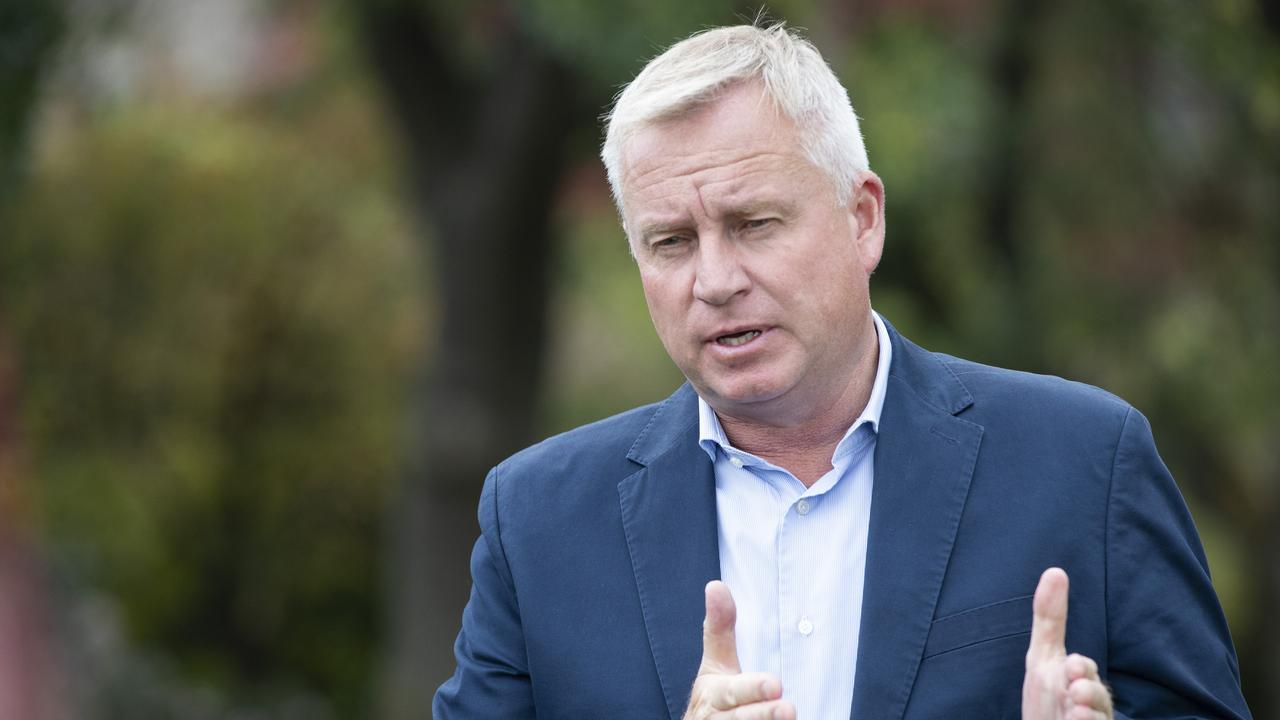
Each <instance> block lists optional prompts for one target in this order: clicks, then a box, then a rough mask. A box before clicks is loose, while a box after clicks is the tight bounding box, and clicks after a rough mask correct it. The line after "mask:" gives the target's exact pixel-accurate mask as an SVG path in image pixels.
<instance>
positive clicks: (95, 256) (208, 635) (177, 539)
mask: <svg viewBox="0 0 1280 720" xmlns="http://www.w3.org/2000/svg"><path fill="white" fill-rule="evenodd" d="M366 109H367V108H366V106H365V105H364V104H361V103H359V102H351V101H349V100H348V101H346V102H342V101H340V99H339V101H338V102H334V103H333V104H331V105H330V106H329V108H328V111H327V112H323V113H314V114H310V115H308V121H307V123H306V124H304V123H302V122H295V121H293V120H290V121H289V122H287V123H283V124H272V123H271V122H269V121H265V120H264V119H263V118H261V117H259V118H257V119H251V118H249V117H245V118H241V119H240V120H237V121H234V122H231V121H228V120H226V119H223V118H219V117H218V116H216V115H213V116H210V115H207V114H204V113H200V112H196V111H188V112H184V111H182V110H180V109H178V108H177V107H170V108H167V109H159V108H155V107H152V108H150V109H143V108H141V107H133V108H130V110H129V113H128V114H127V115H111V114H108V116H106V117H102V118H99V119H98V120H96V121H93V122H91V123H90V124H89V126H88V127H86V128H84V129H83V131H82V133H81V134H80V136H79V137H77V138H67V139H64V140H65V141H64V142H63V143H60V144H59V146H58V148H57V150H56V151H54V152H52V153H51V154H50V156H49V157H47V158H46V159H44V161H43V164H42V165H43V166H42V168H41V172H40V174H39V176H38V178H36V179H35V180H34V181H33V182H32V183H31V184H30V186H29V187H28V188H27V189H26V190H25V191H24V193H23V196H22V201H21V203H20V204H19V206H18V207H17V209H16V211H15V214H14V218H13V222H12V223H11V224H10V226H9V227H8V228H6V231H5V234H6V242H5V243H4V244H3V246H2V247H0V288H3V298H4V308H5V316H6V318H8V319H9V320H10V321H11V322H12V323H13V325H12V327H13V332H14V336H15V337H16V338H17V347H18V348H19V349H20V351H21V358H20V361H21V369H22V373H23V380H22V382H23V385H22V387H23V390H24V426H25V428H26V429H27V430H28V432H29V436H30V437H31V441H32V456H33V459H34V461H35V462H37V463H38V469H39V472H40V475H41V478H42V481H43V487H44V489H45V492H44V496H45V504H46V506H47V508H48V514H49V523H48V525H49V529H48V530H49V535H50V537H51V540H52V543H51V544H52V547H53V548H54V550H55V551H56V552H57V555H58V557H59V558H60V559H61V563H62V565H63V567H64V569H65V570H66V572H67V575H68V576H69V577H72V578H75V579H77V580H78V582H79V584H81V585H83V586H88V587H93V588H101V589H103V590H105V591H107V592H108V593H109V597H111V598H116V599H118V600H119V601H120V606H121V609H122V610H123V612H124V615H125V619H126V621H127V627H128V628H129V631H130V635H131V636H132V637H133V638H135V639H136V640H138V641H140V642H141V644H142V645H143V646H144V647H147V648H164V649H165V651H166V652H167V653H168V654H169V656H170V657H171V658H173V659H175V660H176V661H177V662H178V663H179V664H180V666H181V667H182V668H183V669H184V671H185V673H186V674H187V675H188V676H189V677H194V678H199V679H200V681H201V682H205V683H210V684H212V685H213V686H214V687H219V688H222V689H223V691H224V692H226V693H227V700H226V702H227V703H228V704H229V705H231V706H233V707H234V706H237V705H243V706H248V707H253V706H258V707H273V706H275V704H276V703H277V702H284V700H280V698H285V699H286V700H287V699H288V698H290V697H292V696H298V695H303V696H305V695H307V694H309V693H316V692H320V691H323V693H324V694H325V696H327V697H325V699H324V702H323V703H322V706H321V707H322V709H323V708H327V709H324V710H323V713H325V714H327V713H329V712H339V713H341V714H342V715H344V716H358V715H360V714H362V711H361V708H362V707H364V703H365V699H366V697H367V695H368V693H369V691H370V689H369V668H370V667H371V666H372V662H371V654H372V653H373V652H374V647H375V646H374V638H375V637H376V634H377V633H376V617H377V616H376V612H375V610H376V608H377V606H378V595H377V593H376V592H372V591H371V588H376V587H377V564H376V562H375V558H376V557H377V551H376V548H377V546H378V542H379V528H380V525H379V522H378V520H379V517H380V510H381V508H382V505H383V503H384V502H385V494H384V493H385V490H386V488H387V483H386V482H385V479H386V478H387V477H389V476H390V475H391V469H392V467H393V466H394V464H395V459H396V455H397V451H396V445H395V441H396V439H397V435H396V433H395V432H394V423H395V417H396V416H397V414H398V413H397V408H398V407H399V405H398V402H397V399H396V398H397V393H398V391H399V387H400V383H401V378H403V377H404V376H405V368H406V365H407V361H408V358H409V357H410V356H411V352H410V351H411V350H412V349H414V348H417V347H419V346H420V345H419V342H418V341H417V340H416V336H417V335H419V334H420V333H421V328H420V326H419V324H418V323H416V322H413V321H412V317H414V316H413V315H412V314H411V308H412V309H415V310H416V308H415V306H414V301H415V293H414V292H413V289H412V285H411V283H410V279H411V276H410V275H408V274H407V271H406V270H405V269H406V268H410V267H411V266H412V263H411V262H410V261H409V259H408V258H407V257H406V250H407V246H405V245H404V244H403V243H402V239H403V238H404V232H403V231H402V228H401V227H400V226H399V225H398V221H397V216H396V215H395V213H394V212H393V211H392V207H391V206H390V205H389V204H388V203H387V199H388V195H389V193H387V191H386V190H385V185H384V184H383V183H382V182H380V179H379V175H378V169H377V168H378V167H382V166H385V162H384V161H383V160H381V159H380V158H379V157H378V156H377V154H376V153H373V154H370V153H368V152H363V155H362V152H360V151H356V150H355V149H349V150H348V152H346V153H344V154H334V153H329V154H324V155H320V154H317V153H315V152H314V148H315V147H317V146H320V147H338V146H341V142H340V140H341V138H343V137H346V136H348V135H349V134H351V133H356V134H368V133H371V132H373V131H371V130H366V129H365V128H364V127H362V125H363V124H364V123H368V122H370V121H371V119H372V117H371V116H370V115H369V114H368V113H367V112H366ZM359 147H360V148H364V147H365V146H359ZM337 197H341V198H342V199H343V202H342V203H335V202H334V198H337ZM108 680H110V679H109V678H108ZM144 691H145V688H132V689H129V690H128V691H127V692H126V691H121V689H120V688H117V687H111V686H107V687H103V688H101V689H100V692H101V693H103V694H100V695H93V694H92V693H90V696H89V697H88V698H87V699H85V706H86V707H87V708H92V709H93V712H94V715H92V716H93V717H121V716H128V715H127V708H128V707H130V706H131V701H130V700H129V699H128V698H130V697H131V696H132V697H135V699H136V697H138V696H139V695H138V693H142V692H144ZM131 693H132V695H131ZM117 694H119V695H120V697H121V698H122V700H121V701H120V704H118V705H117V704H116V703H114V702H108V701H107V699H106V698H107V697H114V696H115V695H117ZM121 712H124V713H125V714H124V715H121V714H119V713H121ZM313 716H314V715H313Z"/></svg>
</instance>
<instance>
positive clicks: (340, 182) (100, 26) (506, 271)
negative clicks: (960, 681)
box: [0, 0, 1280, 720]
mask: <svg viewBox="0 0 1280 720" xmlns="http://www.w3.org/2000/svg"><path fill="white" fill-rule="evenodd" d="M759 10H760V7H759V6H758V5H756V4H748V3H741V2H729V1H727V0H723V1H721V0H706V1H704V2H697V3H692V2H688V1H687V0H645V1H643V2H638V1H632V0H628V1H625V2H614V3H604V2H584V1H582V0H524V1H522V2H515V1H510V2H503V1H501V0H473V1H467V0H435V1H430V0H363V1H360V0H3V2H2V3H0V718H3V719H4V720H10V719H23V720H25V719H26V718H33V719H36V720H45V719H52V718H89V719H93V718H144V719H145V718H322V719H323V718H335V719H336V718H365V717H377V718H394V719H396V720H399V719H401V718H422V717H427V716H428V715H429V709H428V708H429V698H430V695H431V693H432V691H433V690H434V688H435V686H436V685H438V684H439V683H440V682H441V681H442V680H443V679H444V678H445V677H446V676H447V674H448V673H449V672H450V670H451V667H452V661H451V644H452V641H453V637H454V634H455V633H456V630H457V626H458V622H459V612H460V609H461V606H462V604H463V602H464V601H465V598H466V595H467V591H468V576H467V569H466V564H467V559H468V555H469V549H470V546H471V543H472V542H473V540H474V537H475V535H476V533H477V526H476V523H475V520H474V517H475V510H474V508H475V502H476V498H477V495H478V492H479V489H480V485H481V482H482V480H483V478H484V476H485V473H486V471H487V469H488V468H489V467H490V466H492V465H493V464H495V463H496V462H498V461H499V460H501V459H502V458H503V457H504V456H505V455H507V454H508V453H510V452H512V451H514V450H516V449H518V448H519V447H521V446H523V445H525V444H528V443H530V442H532V441H534V440H536V439H538V438H540V437H544V436H546V435H548V434H550V433H554V432H558V431H561V430H564V429H567V428H569V427H572V426H574V425H577V424H580V423H582V422H585V421H588V420H592V419H595V418H599V417H601V416H604V415H606V414H610V413H613V412H616V411H620V410H622V409H625V408H628V407H631V406H633V405H636V404H640V403H645V402H650V401H653V400H657V399H660V398H662V397H665V395H667V394H668V393H669V392H670V391H671V390H672V389H674V388H675V387H676V386H677V385H678V384H679V382H680V379H681V378H680V377H679V375H678V373H677V372H676V370H675V369H674V368H673V367H672V365H671V363H670V362H669V360H667V358H666V356H665V355H664V353H663V351H662V349H661V346H660V345H659V344H658V342H657V338H656V336H655V335H654V333H653V331H652V329H651V328H650V326H649V322H648V317H647V314H646V311H645V309H644V304H643V300H642V297H641V293H640V288H639V283H638V282H637V279H636V277H635V273H634V269H633V267H632V265H631V261H630V259H629V257H628V254H627V249H626V245H625V241H624V238H623V236H622V234H621V232H620V230H619V229H618V227H617V224H616V221H615V218H614V214H613V209H612V207H611V205H610V202H609V195H608V189H607V187H606V183H605V179H604V173H603V171H602V169H601V168H600V166H599V164H598V162H597V160H596V159H595V152H596V149H597V146H598V143H599V141H600V139H601V128H600V124H599V120H598V116H599V115H600V113H602V112H603V111H604V109H605V108H606V106H607V104H608V102H609V100H610V98H611V96H612V95H613V93H615V92H616V91H617V89H618V87H619V85H620V83H623V82H625V81H626V80H627V79H629V78H630V77H631V76H633V75H634V73H635V72H637V71H638V70H639V69H640V67H642V65H643V63H644V62H645V60H647V59H648V58H649V57H651V56H653V55H654V54H656V52H658V51H659V50H660V49H661V48H663V47H665V46H666V45H668V44H669V43H671V42H673V41H674V40H676V39H679V38H680V37H683V36H684V35H687V34H688V33H690V32H692V31H694V30H697V29H700V28H703V27H706V26H709V25H719V24H730V23H735V22H741V21H743V20H750V19H751V18H753V17H755V16H756V15H757V13H758V12H759ZM767 12H768V13H769V15H770V16H771V17H774V18H778V19H785V20H787V21H789V22H790V23H791V24H792V25H796V26H800V27H802V28H805V29H807V32H808V34H809V35H810V36H811V37H812V38H813V40H814V41H815V42H816V44H817V45H818V46H819V47H820V49H821V50H822V51H823V52H824V54H825V55H826V57H827V59H828V60H829V61H830V62H831V64H832V65H833V67H834V68H835V69H836V71H837V73H838V74H839V75H840V77H841V78H842V80H843V81H844V83H845V84H846V86H847V87H848V88H849V91H850V95H851V96H852V99H853V102H854V106H855V108H856V109H857V110H858V112H859V114H860V116H861V117H862V118H863V122H864V131H865V133H866V137H867V143H868V148H869V150H870V155H871V162H872V166H873V167H874V169H875V170H877V172H879V174H880V175H881V176H882V177H883V179H884V181H885V185H886V187H887V196H888V215H889V218H888V242H887V247H886V253H885V259H884V262H883V263H882V265H881V268H880V270H879V272H878V273H877V275H876V277H875V279H874V281H873V296H874V299H875V304H876V307H877V308H878V309H879V310H880V311H881V312H882V313H884V314H885V315H886V316H887V317H888V318H890V319H891V320H892V321H893V322H894V323H895V324H896V325H897V327H898V328H899V329H901V330H902V331H903V332H904V333H905V334H907V335H908V336H910V337H912V338H913V339H915V340H916V341H918V342H920V343H921V344H923V345H925V346H927V347H930V348H932V349H935V350H942V351H946V352H951V353H955V354H959V355H963V356H966V357H970V358H973V359H976V360H980V361H983V362H987V363H992V364H996V365H1002V366H1009V367H1016V368H1021V369H1028V370H1034V371H1038V372H1046V373H1053V374H1058V375H1064V376H1067V377H1071V378H1074V379H1079V380H1083V381H1086V382H1090V383H1093V384H1097V385H1101V386H1103V387H1106V388H1107V389H1109V390H1112V391H1113V392H1116V393H1118V394H1120V395H1122V396H1124V397H1125V398H1126V399H1128V400H1129V401H1130V402H1132V403H1134V404H1135V405H1136V406H1138V407H1139V408H1140V409H1142V410H1143V411H1144V412H1145V413H1146V414H1147V415H1148V416H1149V417H1150V419H1151V421H1152V424H1153V426H1154V428H1155V433H1156V438H1157V441H1158V442H1159V445H1160V449H1161V451H1162V453H1163V455H1164V458H1165V460H1166V462H1167V463H1168V464H1169V465H1170V467H1171V468H1172V470H1173V472H1174V475H1175V477H1176V478H1177V479H1178V480H1179V482H1180V484H1181V487H1182V489H1183V492H1184V493H1185V495H1186V497H1187V500H1188V502H1189V503H1190V505H1191V507H1192V510H1193V513H1194V515H1195V518H1196V522H1197V524H1198V526H1199V529H1200V531H1201V533H1202V535H1203V538H1204V541H1205V544H1206V545H1207V550H1208V554H1209V560H1210V564H1211V567H1212V571H1213V574H1214V579H1215V582H1216V584H1217V587H1218V590H1219V592H1220V594H1221V597H1222V600H1223V603H1224V605H1225V607H1226V611H1227V615H1228V617H1229V620H1230V623H1231V628H1232V631H1233V634H1234V637H1235V641H1236V644H1237V647H1238V649H1239V652H1240V659H1241V667H1242V672H1243V676H1244V677H1243V681H1244V689H1245V694H1246V696H1247V698H1248V699H1249V701H1250V703H1251V705H1252V706H1253V709H1254V712H1255V714H1256V715H1257V717H1259V718H1264V717H1280V696H1278V694H1277V693H1278V690H1277V688H1278V687H1280V625H1278V622H1277V614H1278V611H1280V497H1278V494H1280V403H1278V401H1280V371H1278V370H1277V368H1278V367H1280V242H1278V241H1280V8H1277V6H1276V5H1275V4H1273V3H1270V2H1261V1H1258V0H1205V1H1203V2H1194V3H1191V2H1175V1H1171V0H1165V1H1155V0H1080V1H1078V2H1072V3H1049V2H1041V1H1037V0H909V1H902V0H899V1H897V2H889V1H888V0H854V1H845V2H833V1H830V0H778V2H775V3H773V4H771V5H770V6H768V8H767Z"/></svg>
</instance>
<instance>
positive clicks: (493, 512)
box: [431, 468, 534, 720]
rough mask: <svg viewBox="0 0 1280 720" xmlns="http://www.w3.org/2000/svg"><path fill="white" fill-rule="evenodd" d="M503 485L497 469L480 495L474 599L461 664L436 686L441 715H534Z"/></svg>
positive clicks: (461, 637)
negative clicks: (502, 519) (503, 515)
mask: <svg viewBox="0 0 1280 720" xmlns="http://www.w3.org/2000/svg"><path fill="white" fill-rule="evenodd" d="M498 486H499V482H498V471H497V469H496V468H495V469H494V470H491V471H490V472H489V476H488V477H487V478H485V482H484V489H483V491H482V492H481V494H480V509H479V519H480V539H479V540H477V541H476V545H475V549H474V550H473V551H472V553H471V598H470V599H469V600H468V601H467V607H466V610H464V611H463V614H462V631H461V632H459V633H458V640H457V642H456V643H455V644H454V649H453V652H454V656H455V658H456V660H457V669H456V670H454V673H453V677H451V678H450V679H449V680H448V681H447V682H445V684H444V685H441V686H440V689H439V690H437V691H436V695H435V699H434V700H433V702H432V706H431V709H432V715H433V717H434V718H436V720H449V719H450V718H465V719H467V720H472V719H474V718H532V717H533V716H534V707H533V689H532V685H531V684H530V681H529V670H528V660H527V655H526V652H525V644H524V632H523V630H522V628H521V623H520V608H519V605H518V602H517V598H516V592H515V584H514V582H513V581H512V578H511V571H510V568H509V567H508V565H507V558H506V553H505V551H504V550H503V547H502V533H501V527H500V524H499V513H498Z"/></svg>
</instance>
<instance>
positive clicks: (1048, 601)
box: [1027, 568, 1067, 668]
mask: <svg viewBox="0 0 1280 720" xmlns="http://www.w3.org/2000/svg"><path fill="white" fill-rule="evenodd" d="M1032 610H1033V615H1032V619H1031V643H1030V644H1029V645H1028V646H1027V667H1028V668H1030V667H1031V666H1032V665H1033V664H1035V663H1038V662H1040V661H1043V660H1046V659H1049V658H1055V657H1062V656H1064V655H1066V654H1067V649H1066V637H1067V574H1066V573H1065V572H1063V571H1062V569H1061V568H1049V569H1048V570H1045V571H1044V574H1043V575H1041V576H1040V584H1039V585H1037V586H1036V596H1035V600H1033V601H1032Z"/></svg>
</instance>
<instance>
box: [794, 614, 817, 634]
mask: <svg viewBox="0 0 1280 720" xmlns="http://www.w3.org/2000/svg"><path fill="white" fill-rule="evenodd" d="M796 629H797V630H799V631H800V634H801V635H804V636H806V637H807V636H809V634H811V633H812V632H813V622H812V621H810V620H809V618H807V617H802V618H800V622H798V623H796Z"/></svg>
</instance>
